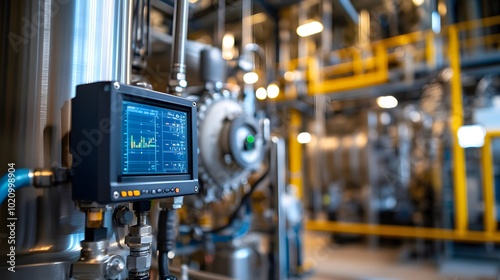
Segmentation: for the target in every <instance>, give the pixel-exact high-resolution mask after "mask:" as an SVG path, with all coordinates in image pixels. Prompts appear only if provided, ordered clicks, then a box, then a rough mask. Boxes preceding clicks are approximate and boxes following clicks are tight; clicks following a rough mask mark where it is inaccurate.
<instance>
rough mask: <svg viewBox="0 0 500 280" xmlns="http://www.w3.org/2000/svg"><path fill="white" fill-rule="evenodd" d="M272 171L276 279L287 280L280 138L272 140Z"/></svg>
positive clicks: (284, 173) (281, 143) (284, 156)
mask: <svg viewBox="0 0 500 280" xmlns="http://www.w3.org/2000/svg"><path fill="white" fill-rule="evenodd" d="M271 141H272V143H271V170H270V172H271V173H270V174H273V175H274V178H272V184H273V185H274V188H275V191H274V202H275V207H276V213H275V214H276V215H277V218H278V224H277V229H276V231H275V235H274V244H275V252H274V256H275V261H276V262H275V264H277V266H275V278H274V279H287V278H288V273H287V263H286V238H284V237H285V236H286V211H285V210H284V209H283V200H282V198H283V195H284V193H285V178H286V172H285V168H286V167H285V161H286V155H285V141H283V139H280V138H278V137H273V138H272V139H271Z"/></svg>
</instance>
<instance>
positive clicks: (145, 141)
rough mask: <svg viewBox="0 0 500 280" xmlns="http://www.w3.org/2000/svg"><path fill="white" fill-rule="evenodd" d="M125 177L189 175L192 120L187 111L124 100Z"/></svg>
mask: <svg viewBox="0 0 500 280" xmlns="http://www.w3.org/2000/svg"><path fill="white" fill-rule="evenodd" d="M122 114H123V115H122V122H123V123H122V132H123V137H122V143H123V149H122V151H123V155H122V168H123V170H122V171H123V172H122V174H123V175H165V174H185V173H188V171H189V170H188V168H189V163H188V159H189V157H188V153H189V148H188V147H189V146H188V144H189V143H188V117H187V113H186V112H183V111H177V110H172V109H168V108H164V107H157V106H153V105H148V104H143V103H136V102H132V101H127V100H123V111H122Z"/></svg>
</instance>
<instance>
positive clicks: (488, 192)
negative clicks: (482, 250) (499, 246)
mask: <svg viewBox="0 0 500 280" xmlns="http://www.w3.org/2000/svg"><path fill="white" fill-rule="evenodd" d="M481 164H482V166H481V167H482V170H483V198H484V230H485V231H486V232H487V233H494V232H495V230H496V221H495V216H496V215H495V214H496V213H495V193H494V191H493V188H494V187H495V185H494V183H493V180H494V176H493V157H492V155H491V135H489V134H488V133H487V134H486V136H485V137H484V145H483V147H482V149H481Z"/></svg>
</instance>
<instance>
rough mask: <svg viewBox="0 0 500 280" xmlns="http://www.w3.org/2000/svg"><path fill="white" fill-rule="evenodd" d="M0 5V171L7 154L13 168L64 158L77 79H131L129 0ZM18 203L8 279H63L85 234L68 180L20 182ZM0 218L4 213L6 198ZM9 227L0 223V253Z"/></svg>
mask: <svg viewBox="0 0 500 280" xmlns="http://www.w3.org/2000/svg"><path fill="white" fill-rule="evenodd" d="M0 6H1V8H2V10H1V11H2V15H1V16H0V18H1V19H0V22H1V25H0V32H1V33H2V34H3V35H5V36H6V37H4V38H6V39H5V40H2V41H1V43H0V92H1V93H0V112H1V113H0V115H1V116H2V117H1V119H0V163H1V164H0V167H1V166H3V167H5V170H4V171H2V169H1V168H0V173H2V175H3V173H5V172H6V171H7V163H10V162H14V163H15V164H16V168H50V167H53V166H69V163H70V158H69V154H68V150H67V148H66V147H67V146H66V145H67V136H68V133H69V123H70V120H69V116H70V108H69V102H68V101H69V100H70V99H71V98H72V97H73V96H74V94H75V86H76V85H78V84H82V83H90V82H94V81H101V80H117V81H120V82H125V83H127V82H129V76H130V74H129V71H130V70H129V69H130V67H129V65H130V37H129V36H130V35H129V34H130V32H129V31H130V30H129V29H130V26H131V25H130V23H131V21H130V18H131V2H130V1H120V0H39V1H32V0H7V1H2V3H1V4H0ZM16 210H17V218H18V221H17V229H16V273H10V274H7V275H6V276H7V279H24V277H26V278H29V279H48V278H47V277H49V278H50V279H66V278H67V274H68V273H67V272H68V268H69V266H68V262H70V261H73V260H74V259H76V258H77V257H78V254H79V249H80V244H79V242H80V240H81V239H82V237H83V215H82V214H81V213H79V212H78V211H76V210H75V207H74V204H73V201H72V200H71V193H70V188H69V187H68V186H67V185H65V186H59V187H57V188H52V189H44V190H35V189H34V188H32V187H27V188H24V189H21V190H19V191H18V192H17V196H16ZM0 220H2V221H5V220H6V205H3V206H2V208H1V209H0ZM6 230H7V229H6V228H5V227H2V228H0V255H1V256H2V257H5V255H6V250H7V246H6V241H7V231H6ZM4 264H5V261H2V262H1V265H4ZM0 269H1V270H2V275H3V274H4V273H3V271H7V270H3V268H0ZM47 273H49V274H47ZM49 275H50V276H49ZM2 279H6V278H5V277H2Z"/></svg>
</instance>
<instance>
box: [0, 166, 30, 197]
mask: <svg viewBox="0 0 500 280" xmlns="http://www.w3.org/2000/svg"><path fill="white" fill-rule="evenodd" d="M11 174H13V175H11ZM32 178H33V173H32V170H31V169H27V168H23V169H17V170H16V171H15V173H7V174H5V175H4V176H3V177H2V179H0V204H2V203H3V202H4V201H5V199H6V198H7V196H8V194H9V184H10V186H11V187H12V188H13V189H14V190H18V189H20V188H22V187H27V186H30V185H31V184H32V180H31V179H32ZM9 179H10V180H11V182H9ZM12 179H15V180H12Z"/></svg>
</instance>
